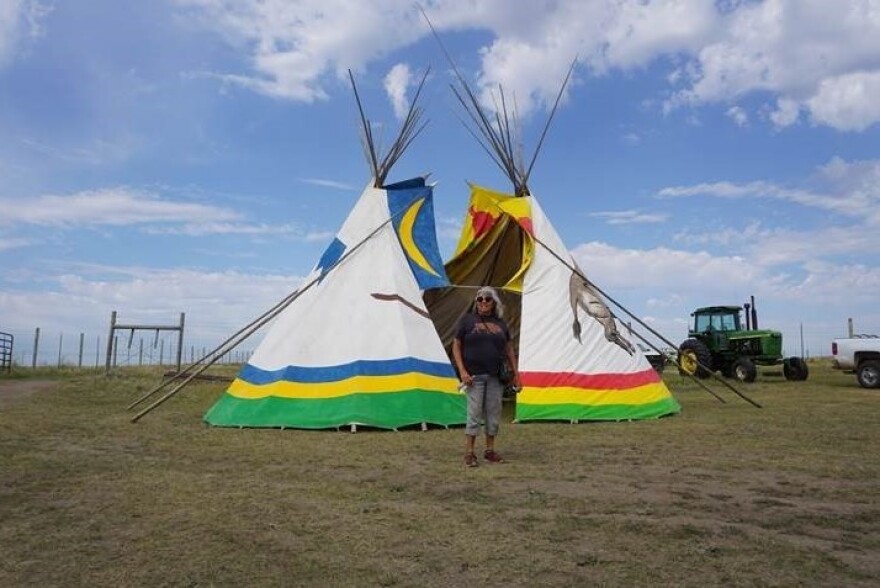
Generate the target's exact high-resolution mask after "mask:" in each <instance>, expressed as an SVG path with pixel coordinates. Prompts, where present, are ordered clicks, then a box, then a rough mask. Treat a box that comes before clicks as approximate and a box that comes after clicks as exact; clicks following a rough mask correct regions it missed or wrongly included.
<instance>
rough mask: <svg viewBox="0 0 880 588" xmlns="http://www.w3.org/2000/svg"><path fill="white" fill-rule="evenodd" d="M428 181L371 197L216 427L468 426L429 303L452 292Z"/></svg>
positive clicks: (222, 403)
mask: <svg viewBox="0 0 880 588" xmlns="http://www.w3.org/2000/svg"><path fill="white" fill-rule="evenodd" d="M432 198H433V195H432V188H431V186H429V185H426V183H425V181H424V179H416V180H410V181H407V182H402V183H398V184H394V185H390V186H385V187H383V188H375V187H368V188H367V189H366V190H364V192H363V194H362V195H361V197H360V199H359V200H358V202H357V203H356V204H355V206H354V208H353V210H352V211H351V213H350V214H349V216H348V219H347V220H346V221H345V223H344V224H343V226H342V228H341V229H340V231H339V233H338V235H337V236H336V238H335V239H334V240H333V242H332V243H331V244H330V246H329V247H328V248H327V250H326V252H325V253H324V254H323V256H322V257H321V260H320V262H319V263H318V264H317V266H316V267H315V269H314V270H313V271H312V273H311V275H310V276H309V277H308V278H307V279H306V281H305V284H313V285H312V286H311V287H308V288H307V289H304V290H303V291H302V292H301V294H300V295H299V296H298V297H297V298H296V300H295V301H294V302H293V303H292V304H291V305H290V306H288V307H287V308H286V309H285V310H284V311H282V312H281V313H280V314H279V315H278V317H277V318H276V319H275V322H274V323H273V324H272V326H271V328H270V330H269V331H268V333H267V334H266V337H265V339H264V340H263V341H262V342H261V343H260V344H259V346H258V347H257V348H256V350H255V351H254V353H253V355H252V356H251V358H250V360H249V361H248V362H247V364H245V365H244V367H243V368H242V369H241V372H240V373H239V374H238V377H237V378H236V379H235V380H234V381H233V383H232V384H231V385H230V386H229V388H228V389H227V390H226V392H225V394H224V395H223V396H222V397H221V398H220V399H219V401H218V402H217V403H216V404H215V405H214V406H213V407H212V408H211V409H210V410H209V411H208V413H207V414H206V415H205V420H206V421H207V422H208V423H210V424H212V425H217V426H236V427H281V428H285V427H293V428H304V429H320V428H331V427H340V426H344V425H364V426H369V427H378V428H388V429H394V428H398V427H405V426H409V425H416V424H419V423H426V424H435V425H444V426H448V425H457V424H462V423H463V422H464V416H465V406H464V402H465V398H464V396H463V395H461V394H459V393H458V380H457V379H456V376H455V372H454V370H453V369H452V366H451V364H450V362H449V359H448V357H447V355H446V352H445V350H444V348H443V345H442V343H441V341H440V338H439V337H438V335H437V332H436V330H435V328H434V325H433V323H432V321H431V318H430V317H429V316H428V312H427V309H426V307H425V304H424V302H423V301H422V296H421V290H423V289H425V288H429V287H438V286H443V285H447V284H448V280H447V278H446V275H445V273H444V270H443V265H442V261H441V257H440V253H439V250H438V248H437V240H436V233H435V227H434V214H433V201H432Z"/></svg>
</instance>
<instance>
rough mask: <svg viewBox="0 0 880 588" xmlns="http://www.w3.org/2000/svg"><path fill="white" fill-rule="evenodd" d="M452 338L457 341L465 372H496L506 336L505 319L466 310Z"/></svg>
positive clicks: (507, 333)
mask: <svg viewBox="0 0 880 588" xmlns="http://www.w3.org/2000/svg"><path fill="white" fill-rule="evenodd" d="M455 338H456V339H458V340H459V341H460V342H461V358H462V360H463V361H464V367H465V369H466V370H467V371H468V373H469V374H471V375H479V374H491V375H498V372H499V371H501V362H502V361H503V360H504V358H505V357H506V356H507V355H506V352H505V348H506V347H507V342H508V341H509V340H510V332H509V331H508V330H507V323H505V322H504V321H503V320H501V319H499V318H495V317H494V316H487V317H482V316H479V315H477V314H474V313H469V314H466V315H464V316H463V317H461V320H460V321H459V323H458V329H456V331H455Z"/></svg>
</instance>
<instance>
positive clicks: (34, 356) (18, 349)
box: [0, 327, 253, 371]
mask: <svg viewBox="0 0 880 588" xmlns="http://www.w3.org/2000/svg"><path fill="white" fill-rule="evenodd" d="M107 338H108V335H106V334H104V335H103V336H102V335H89V334H86V333H83V332H81V333H65V332H51V331H50V332H47V331H44V330H43V329H41V328H39V327H37V328H35V329H34V330H33V331H31V332H22V331H18V332H16V331H11V332H7V331H2V330H0V339H2V340H4V341H8V351H6V346H5V345H4V352H5V354H6V355H8V363H9V367H10V368H11V367H16V368H38V367H58V368H61V367H65V368H81V369H100V368H105V367H106V366H107V364H108V351H109V366H110V367H111V368H117V367H128V366H174V367H176V366H177V357H178V349H177V347H178V344H179V343H178V336H177V335H159V336H139V335H130V336H125V335H124V334H117V335H115V336H114V337H113V345H112V347H111V348H110V349H109V350H108V348H107ZM215 347H216V344H209V343H208V342H206V341H203V340H192V341H189V342H187V341H186V339H185V338H184V343H183V345H182V348H181V350H180V359H181V363H182V364H183V365H184V366H186V365H189V364H191V363H195V362H196V361H198V360H199V359H201V358H203V357H205V356H206V355H207V354H208V353H209V352H211V351H212V350H213V349H214V348H215ZM252 353H253V351H252V350H241V349H235V350H233V351H231V352H229V353H227V354H226V355H225V356H224V357H222V358H221V359H220V360H218V361H217V362H216V363H217V364H223V365H237V364H243V363H245V362H247V361H248V359H250V356H251V354H252ZM0 367H2V366H0ZM0 371H2V370H0Z"/></svg>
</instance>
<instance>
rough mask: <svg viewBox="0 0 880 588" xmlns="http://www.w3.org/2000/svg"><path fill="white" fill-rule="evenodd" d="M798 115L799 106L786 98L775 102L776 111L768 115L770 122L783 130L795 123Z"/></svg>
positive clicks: (799, 111) (799, 112)
mask: <svg viewBox="0 0 880 588" xmlns="http://www.w3.org/2000/svg"><path fill="white" fill-rule="evenodd" d="M800 114H801V107H800V104H798V103H797V102H795V101H794V100H790V99H788V98H780V99H779V100H777V101H776V110H774V111H772V112H771V113H770V120H771V121H773V124H774V125H775V126H776V127H777V128H784V127H789V126H791V125H793V124H794V123H796V122H797V120H798V118H799V117H800Z"/></svg>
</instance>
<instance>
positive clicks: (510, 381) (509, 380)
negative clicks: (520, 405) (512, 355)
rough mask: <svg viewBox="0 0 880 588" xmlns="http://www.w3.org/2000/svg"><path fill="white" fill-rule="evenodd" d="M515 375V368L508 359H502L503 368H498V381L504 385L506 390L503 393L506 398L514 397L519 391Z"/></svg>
mask: <svg viewBox="0 0 880 588" xmlns="http://www.w3.org/2000/svg"><path fill="white" fill-rule="evenodd" d="M514 375H515V374H514V372H513V368H511V367H510V364H509V363H508V362H507V359H503V360H501V368H499V370H498V381H500V382H501V385H502V386H504V392H503V393H502V396H503V397H504V398H512V397H514V396H516V393H517V392H519V388H517V387H516V384H515V383H514Z"/></svg>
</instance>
